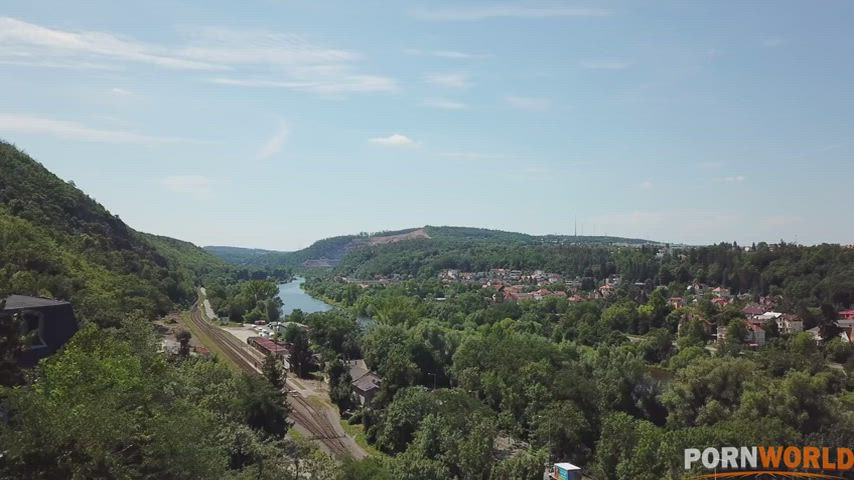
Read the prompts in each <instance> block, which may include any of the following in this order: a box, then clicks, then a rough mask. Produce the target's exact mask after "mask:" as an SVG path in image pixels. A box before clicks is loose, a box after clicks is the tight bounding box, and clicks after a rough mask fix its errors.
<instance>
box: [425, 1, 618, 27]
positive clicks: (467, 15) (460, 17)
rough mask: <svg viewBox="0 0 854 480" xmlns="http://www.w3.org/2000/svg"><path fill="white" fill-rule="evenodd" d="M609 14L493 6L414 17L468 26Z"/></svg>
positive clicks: (561, 8) (549, 6) (434, 11)
mask: <svg viewBox="0 0 854 480" xmlns="http://www.w3.org/2000/svg"><path fill="white" fill-rule="evenodd" d="M610 13H611V12H610V11H609V10H605V9H601V8H583V7H569V6H563V5H557V4H555V3H539V2H538V3H531V2H527V3H492V4H486V5H484V4H481V5H468V6H459V7H448V8H439V9H432V10H431V9H425V8H422V9H418V10H415V11H414V12H413V16H415V17H416V18H420V19H422V20H435V21H448V22H466V21H469V22H471V21H478V20H488V19H493V18H555V17H602V16H607V15H610Z"/></svg>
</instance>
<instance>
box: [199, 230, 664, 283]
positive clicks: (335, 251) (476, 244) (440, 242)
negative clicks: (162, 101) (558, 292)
mask: <svg viewBox="0 0 854 480" xmlns="http://www.w3.org/2000/svg"><path fill="white" fill-rule="evenodd" d="M649 244H657V242H652V241H649V240H642V239H633V238H621V237H603V236H599V237H584V236H581V237H576V236H567V235H544V236H536V235H528V234H525V233H516V232H505V231H501V230H489V229H484V228H473V227H449V226H441V227H435V226H429V225H428V226H425V227H420V228H409V229H405V230H398V231H386V232H379V233H375V234H364V233H363V234H360V235H344V236H339V237H332V238H327V239H323V240H319V241H317V242H315V243H314V244H312V245H311V246H310V247H308V248H305V249H302V250H298V251H295V252H268V251H264V250H253V249H239V248H233V247H205V248H206V249H207V250H208V251H209V252H211V253H213V254H215V255H218V256H220V258H223V259H224V260H226V261H229V262H231V263H233V264H235V265H240V266H244V267H246V266H252V267H264V268H273V267H288V268H300V267H302V268H307V269H312V268H337V269H338V271H339V272H340V273H344V274H354V275H359V276H372V275H382V274H388V273H411V274H417V273H418V272H420V271H421V270H422V269H424V268H427V270H430V271H432V270H434V269H435V268H438V267H436V266H435V262H437V261H438V263H440V264H449V265H457V264H458V263H460V262H457V261H450V260H448V259H451V258H458V257H460V255H461V254H462V252H465V251H469V253H471V251H472V249H475V250H476V251H478V252H479V251H481V250H484V251H485V250H490V249H492V250H495V251H497V250H504V251H508V250H510V249H516V250H518V249H520V248H525V249H527V250H528V251H535V250H538V249H539V250H543V251H548V252H554V251H555V248H557V247H562V248H569V247H581V246H588V247H597V246H598V247H613V246H632V245H635V246H640V245H649ZM493 253H494V252H493ZM465 255H466V254H462V256H463V257H465ZM518 256H519V255H516V257H518ZM507 258H511V257H507ZM404 259H405V260H404ZM437 259H445V260H442V261H439V260H437ZM480 259H481V260H483V258H480ZM449 262H450V263H449ZM504 263H507V262H503V263H502V261H501V259H499V258H497V257H496V258H492V259H491V260H489V261H483V262H480V264H483V265H495V266H501V265H503V264H504ZM460 264H462V265H466V264H467V261H466V260H463V261H462V262H461V263H460ZM508 266H509V265H508ZM447 268H454V267H447Z"/></svg>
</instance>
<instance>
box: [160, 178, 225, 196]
mask: <svg viewBox="0 0 854 480" xmlns="http://www.w3.org/2000/svg"><path fill="white" fill-rule="evenodd" d="M160 185H161V186H162V187H163V188H165V189H166V190H169V191H170V192H174V193H182V194H188V195H191V196H194V197H197V198H206V197H209V196H210V194H211V193H212V192H213V185H214V181H213V180H212V179H211V178H209V177H205V176H203V175H170V176H168V177H164V178H162V179H160Z"/></svg>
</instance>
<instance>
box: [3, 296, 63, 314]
mask: <svg viewBox="0 0 854 480" xmlns="http://www.w3.org/2000/svg"><path fill="white" fill-rule="evenodd" d="M59 305H68V302H64V301H62V300H54V299H52V298H42V297H28V296H26V295H9V296H8V297H6V305H5V306H4V307H3V310H5V311H10V310H24V309H27V308H44V307H56V306H59Z"/></svg>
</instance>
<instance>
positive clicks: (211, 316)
mask: <svg viewBox="0 0 854 480" xmlns="http://www.w3.org/2000/svg"><path fill="white" fill-rule="evenodd" d="M199 290H201V291H202V298H204V299H205V300H204V302H203V305H204V306H205V315H206V316H207V317H208V320H213V319H214V318H216V314H215V313H214V311H213V308H211V302H210V300H208V291H207V290H205V287H201V288H199Z"/></svg>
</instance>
